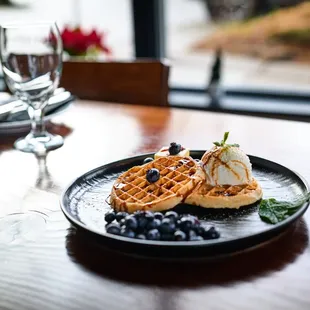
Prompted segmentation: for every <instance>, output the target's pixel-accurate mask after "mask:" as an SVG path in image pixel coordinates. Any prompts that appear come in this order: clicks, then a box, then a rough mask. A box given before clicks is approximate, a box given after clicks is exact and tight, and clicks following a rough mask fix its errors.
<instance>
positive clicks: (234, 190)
mask: <svg viewBox="0 0 310 310" xmlns="http://www.w3.org/2000/svg"><path fill="white" fill-rule="evenodd" d="M256 189H257V182H256V181H255V180H253V181H252V182H251V183H250V184H245V185H222V186H211V185H206V184H203V185H202V186H201V187H200V188H199V189H198V193H199V194H201V195H203V196H213V197H219V196H237V195H245V194H248V193H250V192H252V191H255V190H256Z"/></svg>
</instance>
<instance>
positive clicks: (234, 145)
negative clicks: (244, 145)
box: [226, 143, 240, 147]
mask: <svg viewBox="0 0 310 310" xmlns="http://www.w3.org/2000/svg"><path fill="white" fill-rule="evenodd" d="M226 145H227V146H233V147H240V145H239V144H238V143H234V144H226Z"/></svg>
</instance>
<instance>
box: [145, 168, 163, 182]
mask: <svg viewBox="0 0 310 310" xmlns="http://www.w3.org/2000/svg"><path fill="white" fill-rule="evenodd" d="M159 178H160V173H159V170H158V169H156V168H152V169H149V170H148V171H147V172H146V179H147V181H148V182H150V183H155V182H157V181H158V180H159Z"/></svg>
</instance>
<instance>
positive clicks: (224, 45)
mask: <svg viewBox="0 0 310 310" xmlns="http://www.w3.org/2000/svg"><path fill="white" fill-rule="evenodd" d="M0 2H1V6H0V20H1V22H5V21H14V20H23V21H27V20H30V21H33V20H46V19H52V20H56V21H57V22H58V25H59V26H60V29H63V28H64V27H65V26H70V27H76V26H80V27H81V28H83V29H85V30H88V29H93V28H95V29H96V30H98V31H102V32H104V41H105V43H106V44H107V45H108V46H109V48H110V49H111V51H112V53H111V55H110V57H109V59H110V60H128V59H133V58H135V57H151V58H167V59H169V60H170V61H171V74H170V87H171V94H170V98H171V102H172V104H175V105H181V106H190V107H193V108H195V107H196V108H205V107H206V105H208V100H207V99H206V98H205V91H206V89H207V88H208V84H209V83H210V79H211V77H210V75H211V72H212V66H213V64H214V62H215V51H216V50H219V49H221V50H222V58H221V68H220V69H221V87H222V88H223V90H224V93H226V94H228V95H230V96H231V97H230V98H232V99H231V100H230V101H229V100H228V101H227V102H226V103H225V102H224V103H223V109H225V108H226V109H228V110H234V109H236V110H238V111H239V110H240V111H241V110H242V111H249V112H251V113H252V112H253V113H254V112H270V113H275V114H287V115H291V116H292V115H295V114H297V115H308V114H309V115H310V107H309V106H308V105H307V103H308V102H309V100H310V2H309V1H300V0H148V1H144V0H113V1H111V0H53V1H51V0H11V1H9V0H2V1H0ZM199 96H200V97H199ZM199 98H200V99H199ZM262 98H263V100H262ZM268 100H269V101H268ZM262 101H264V103H263V102H262ZM266 101H268V102H269V104H268V106H267V105H266V103H265V102H266ZM249 102H251V103H249ZM283 103H285V104H283ZM287 103H289V104H287ZM281 104H282V105H281Z"/></svg>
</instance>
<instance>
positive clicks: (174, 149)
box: [169, 142, 182, 155]
mask: <svg viewBox="0 0 310 310" xmlns="http://www.w3.org/2000/svg"><path fill="white" fill-rule="evenodd" d="M181 148H182V147H181V144H177V143H175V142H172V143H170V147H169V154H170V155H177V154H179V153H180V152H181Z"/></svg>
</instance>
